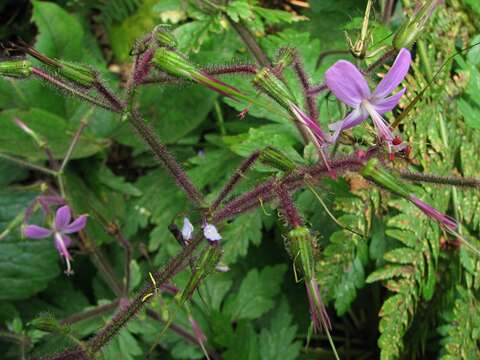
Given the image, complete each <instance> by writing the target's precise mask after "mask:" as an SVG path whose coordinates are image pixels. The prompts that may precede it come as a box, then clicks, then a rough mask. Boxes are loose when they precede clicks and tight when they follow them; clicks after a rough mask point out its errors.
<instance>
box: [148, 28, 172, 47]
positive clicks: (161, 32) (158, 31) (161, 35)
mask: <svg viewBox="0 0 480 360" xmlns="http://www.w3.org/2000/svg"><path fill="white" fill-rule="evenodd" d="M153 37H154V39H155V40H156V41H157V43H158V45H159V46H166V47H169V48H175V47H177V45H178V43H177V39H175V37H174V36H173V35H172V34H171V33H170V32H169V31H167V30H166V29H165V27H164V26H162V25H157V26H155V29H153Z"/></svg>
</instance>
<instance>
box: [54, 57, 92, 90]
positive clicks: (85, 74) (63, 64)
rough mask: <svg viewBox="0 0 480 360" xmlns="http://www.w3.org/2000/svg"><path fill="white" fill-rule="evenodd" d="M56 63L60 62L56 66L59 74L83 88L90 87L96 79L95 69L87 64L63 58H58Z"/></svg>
mask: <svg viewBox="0 0 480 360" xmlns="http://www.w3.org/2000/svg"><path fill="white" fill-rule="evenodd" d="M58 63H59V64H60V66H59V68H58V73H59V75H61V76H63V77H65V78H67V79H68V80H70V81H71V82H73V83H75V84H78V85H80V86H83V87H85V88H91V87H92V86H93V85H94V84H95V82H96V81H97V76H96V73H95V71H94V70H92V69H91V68H89V67H88V66H85V65H82V64H76V63H72V62H68V61H63V60H59V61H58Z"/></svg>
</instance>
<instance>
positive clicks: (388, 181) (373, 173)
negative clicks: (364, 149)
mask: <svg viewBox="0 0 480 360" xmlns="http://www.w3.org/2000/svg"><path fill="white" fill-rule="evenodd" d="M378 164H379V161H378V159H370V160H369V161H368V163H367V165H365V166H364V168H363V169H362V171H361V174H362V176H364V177H365V178H367V179H369V180H371V181H373V182H374V183H376V184H377V185H380V186H382V187H384V188H385V189H387V190H390V191H391V192H393V193H395V194H397V195H400V196H403V197H407V198H408V197H409V196H410V192H411V191H409V189H408V187H407V186H406V184H404V183H402V182H399V181H398V179H396V178H395V177H394V176H393V175H392V174H390V173H388V172H387V171H385V170H384V169H381V168H379V167H378Z"/></svg>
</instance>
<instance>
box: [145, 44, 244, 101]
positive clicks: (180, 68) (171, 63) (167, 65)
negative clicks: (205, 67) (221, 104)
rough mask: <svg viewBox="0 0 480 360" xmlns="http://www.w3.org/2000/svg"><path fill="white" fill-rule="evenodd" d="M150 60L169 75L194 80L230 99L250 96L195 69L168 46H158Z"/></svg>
mask: <svg viewBox="0 0 480 360" xmlns="http://www.w3.org/2000/svg"><path fill="white" fill-rule="evenodd" d="M152 62H153V64H154V65H155V66H156V67H157V68H158V69H159V70H161V71H164V72H165V73H167V74H169V75H171V76H174V77H178V78H181V79H184V80H190V81H194V82H196V83H199V84H201V85H204V86H206V87H208V88H210V89H211V90H213V91H216V92H218V93H220V94H222V95H224V96H228V97H230V98H232V99H242V100H246V101H250V98H249V97H248V96H246V95H244V94H243V93H241V92H240V90H238V89H236V88H234V87H233V86H230V85H228V84H225V83H224V82H222V81H220V80H217V79H215V78H214V77H212V76H210V75H208V74H207V73H205V72H203V71H201V70H200V69H197V68H196V67H195V66H194V65H192V64H191V63H190V62H189V61H188V60H187V59H185V58H184V57H183V56H182V55H180V54H178V53H177V52H175V51H173V50H170V49H168V48H164V47H161V48H158V49H157V50H156V51H155V55H154V56H153V60H152Z"/></svg>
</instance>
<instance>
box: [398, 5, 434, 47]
mask: <svg viewBox="0 0 480 360" xmlns="http://www.w3.org/2000/svg"><path fill="white" fill-rule="evenodd" d="M441 3H443V0H428V1H427V2H426V3H425V5H423V6H422V7H421V8H420V9H419V10H418V11H416V12H415V14H414V15H413V17H411V18H410V19H408V20H407V21H406V22H404V23H403V24H402V26H400V28H399V29H398V30H397V32H396V33H395V35H394V36H393V46H394V47H395V49H397V50H400V49H402V48H409V47H411V46H412V45H413V44H414V43H415V41H417V39H418V37H419V36H420V35H421V34H422V32H423V31H424V30H425V27H426V25H427V22H428V20H429V18H430V17H431V16H432V13H433V11H434V10H435V8H436V7H437V5H439V4H441Z"/></svg>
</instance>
